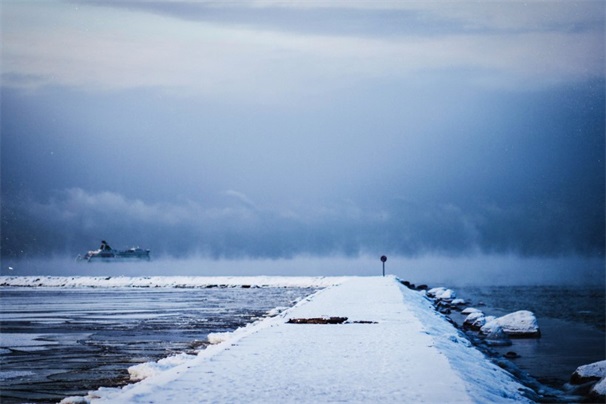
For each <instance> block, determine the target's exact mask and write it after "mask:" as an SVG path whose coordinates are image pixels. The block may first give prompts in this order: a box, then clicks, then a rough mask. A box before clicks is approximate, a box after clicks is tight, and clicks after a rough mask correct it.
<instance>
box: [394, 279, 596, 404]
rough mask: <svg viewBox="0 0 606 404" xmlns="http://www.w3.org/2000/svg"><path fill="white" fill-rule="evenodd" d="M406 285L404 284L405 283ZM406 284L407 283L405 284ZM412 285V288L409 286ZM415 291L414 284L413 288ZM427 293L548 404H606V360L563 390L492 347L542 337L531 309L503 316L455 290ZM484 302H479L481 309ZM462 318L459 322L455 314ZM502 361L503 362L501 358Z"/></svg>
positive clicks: (581, 372) (438, 289) (578, 373)
mask: <svg viewBox="0 0 606 404" xmlns="http://www.w3.org/2000/svg"><path fill="white" fill-rule="evenodd" d="M403 283H404V282H403ZM404 284H405V285H406V283H404ZM406 286H409V285H406ZM409 287H410V288H412V289H414V288H415V287H414V285H410V286H409ZM420 292H421V293H424V294H425V295H426V296H427V297H428V298H429V299H430V300H431V301H432V302H433V304H434V306H435V308H436V310H437V311H439V312H440V313H441V314H443V315H445V316H447V317H446V318H447V319H448V320H450V321H451V322H452V323H453V324H455V326H457V327H459V328H461V329H462V330H463V331H464V332H465V334H466V335H467V337H468V338H469V339H470V341H471V342H472V343H474V345H476V346H477V347H478V348H479V349H480V350H482V351H483V352H484V353H485V354H486V355H488V356H489V357H490V358H491V359H492V360H493V361H494V362H495V363H496V364H498V365H499V366H500V367H502V368H504V369H506V370H508V371H509V372H510V373H512V374H513V375H515V376H516V377H517V378H518V379H519V380H520V381H521V382H522V383H523V384H525V385H526V386H528V387H530V388H532V389H533V390H534V391H535V392H537V394H538V395H539V396H540V397H542V400H541V401H543V400H544V401H545V402H558V403H569V402H581V403H595V402H601V403H603V402H606V360H604V361H600V362H595V363H591V364H588V365H583V366H580V367H578V368H577V369H576V371H575V372H574V373H573V374H572V376H571V378H570V381H569V383H567V384H565V385H564V386H563V387H562V388H559V389H554V388H551V387H548V386H546V385H543V384H542V383H540V382H538V381H537V380H535V379H534V378H533V377H532V376H530V375H529V374H528V373H526V372H524V371H521V370H520V369H519V368H518V367H517V366H516V365H515V364H513V363H512V362H510V361H509V360H510V359H516V358H519V357H520V356H519V355H518V354H517V353H516V352H514V351H509V352H507V353H505V354H504V355H503V356H500V355H499V354H498V353H497V352H496V351H494V350H493V349H492V348H491V347H504V346H510V345H512V341H511V340H512V339H524V338H529V339H536V338H541V329H540V327H539V324H538V321H537V318H536V316H535V314H534V313H533V312H531V311H528V310H519V311H515V312H512V313H509V314H506V315H504V316H501V317H495V316H491V315H487V314H485V313H484V312H483V311H482V310H480V309H478V308H476V307H471V306H469V305H468V302H467V301H465V300H464V299H459V298H457V294H456V292H455V291H454V290H452V289H448V288H445V287H436V288H428V287H426V286H425V285H424V288H423V290H420ZM482 305H483V303H481V302H478V303H477V306H482ZM455 313H456V317H458V318H462V319H463V320H462V321H461V322H460V323H459V324H457V322H455V321H453V320H452V319H451V317H450V316H451V315H453V316H454V314H455ZM501 358H502V359H501Z"/></svg>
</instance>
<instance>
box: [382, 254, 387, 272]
mask: <svg viewBox="0 0 606 404" xmlns="http://www.w3.org/2000/svg"><path fill="white" fill-rule="evenodd" d="M385 261H387V257H386V256H384V255H381V262H382V263H383V276H385Z"/></svg>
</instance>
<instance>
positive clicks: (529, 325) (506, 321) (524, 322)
mask: <svg viewBox="0 0 606 404" xmlns="http://www.w3.org/2000/svg"><path fill="white" fill-rule="evenodd" d="M496 327H501V328H502V329H503V331H505V332H506V333H507V334H509V335H510V336H533V335H534V336H537V335H540V330H539V324H538V322H537V318H536V317H535V315H534V313H533V312H531V311H528V310H520V311H516V312H513V313H509V314H507V315H505V316H502V317H498V318H496V319H494V320H492V321H487V322H486V324H485V325H484V326H483V327H482V328H481V329H480V332H481V333H482V334H489V333H491V332H494V330H495V329H496Z"/></svg>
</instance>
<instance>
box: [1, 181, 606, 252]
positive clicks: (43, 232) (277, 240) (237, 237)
mask: <svg viewBox="0 0 606 404" xmlns="http://www.w3.org/2000/svg"><path fill="white" fill-rule="evenodd" d="M229 193H230V194H236V195H238V201H240V200H241V199H244V200H245V201H247V200H248V199H247V197H246V196H244V195H242V194H240V193H237V192H236V191H230V192H229ZM572 208H573V207H570V206H547V207H546V206H528V205H524V206H519V207H515V208H509V209H503V208H499V207H496V206H484V207H482V206H478V207H475V209H473V208H472V207H466V208H465V209H463V208H461V207H459V206H455V205H428V204H424V205H419V204H416V203H411V202H408V201H402V200H394V201H392V203H391V204H388V205H386V207H384V208H383V210H381V211H379V212H377V211H374V210H371V209H364V208H361V207H357V206H354V205H352V204H351V203H344V204H343V205H335V206H332V207H330V208H325V209H321V210H319V211H317V212H315V213H313V214H310V215H305V216H301V215H293V214H288V212H279V211H274V210H268V209H259V208H256V207H254V206H252V205H250V204H249V203H244V204H242V203H239V202H238V203H236V204H235V205H233V206H230V207H223V208H220V209H218V208H209V207H204V206H201V205H200V204H198V203H195V202H192V201H185V202H181V203H156V204H148V203H145V202H143V201H141V200H129V199H127V198H125V197H124V196H122V195H119V194H116V193H111V192H102V193H89V192H87V191H85V190H82V189H69V190H66V191H65V192H62V193H60V194H58V195H56V196H55V197H54V198H52V199H51V200H49V201H47V202H44V203H40V202H35V201H26V202H25V203H23V201H22V203H21V204H20V205H19V207H16V206H13V207H11V206H10V205H9V207H6V206H5V207H4V215H3V217H4V219H7V220H6V221H5V222H4V223H3V227H4V231H5V234H9V235H10V236H9V237H5V241H4V243H3V254H6V255H8V256H11V255H22V254H23V255H32V256H34V255H37V254H40V253H47V254H48V253H55V254H65V253H67V254H70V253H71V254H77V253H78V252H84V251H86V250H87V249H89V248H93V247H96V243H97V242H98V240H99V239H101V238H104V239H107V240H112V242H113V243H114V244H116V243H117V244H118V245H119V246H121V247H127V246H128V245H129V244H140V245H142V246H146V247H148V248H151V249H152V250H154V252H155V253H156V254H157V255H160V256H162V255H174V256H177V257H183V256H189V255H202V256H209V257H212V258H274V259H275V258H285V257H286V258H289V257H294V256H300V255H319V256H329V255H333V254H339V255H345V256H358V255H364V254H373V253H376V252H378V251H384V252H386V253H391V254H396V255H400V256H420V255H427V254H438V255H442V254H445V255H452V256H459V255H465V254H473V253H477V252H481V253H485V254H493V253H498V254H516V255H523V256H558V255H571V254H572V255H581V256H589V257H591V256H603V254H604V247H603V246H604V242H605V240H604V234H603V232H602V230H603V229H602V227H601V224H600V222H599V221H597V220H596V221H595V222H591V221H590V220H589V221H583V217H580V216H579V212H574V211H571V209H572ZM9 212H10V213H9ZM11 217H12V220H11ZM563 219H564V220H563ZM595 219H598V220H599V218H595ZM602 220H603V216H602ZM33 228H35V229H37V230H36V231H35V232H34V231H32V230H31V229H33ZM13 237H14V239H13ZM116 247H117V246H116ZM21 251H23V252H21Z"/></svg>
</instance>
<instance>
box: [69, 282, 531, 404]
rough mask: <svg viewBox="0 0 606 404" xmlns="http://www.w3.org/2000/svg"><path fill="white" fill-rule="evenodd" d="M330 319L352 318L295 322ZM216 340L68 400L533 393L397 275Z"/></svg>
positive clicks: (345, 288)
mask: <svg viewBox="0 0 606 404" xmlns="http://www.w3.org/2000/svg"><path fill="white" fill-rule="evenodd" d="M323 316H329V317H335V316H338V317H347V318H348V321H347V322H346V323H344V324H338V325H332V324H331V325H319V324H287V321H288V320H289V319H293V318H315V317H323ZM355 321H371V322H373V323H354V322H355ZM213 338H214V339H215V342H216V343H217V344H216V345H210V346H208V347H207V348H206V349H204V350H202V351H200V352H199V353H198V355H196V356H193V357H188V358H186V357H185V356H182V357H180V358H175V359H168V360H163V361H160V362H158V364H157V366H153V365H151V364H143V365H137V366H135V367H133V368H131V374H133V373H136V377H137V378H139V377H145V376H147V377H146V378H145V379H144V380H142V381H140V382H138V383H135V384H131V385H128V386H126V387H123V388H121V389H115V388H102V389H99V390H97V391H94V392H91V393H89V395H88V396H87V397H86V398H85V400H84V401H83V399H82V397H70V398H67V399H65V400H64V401H63V403H82V402H87V403H89V402H95V403H96V402H111V403H149V402H156V403H164V402H169V401H172V402H191V399H192V397H195V400H196V401H199V400H204V401H209V402H241V401H247V402H334V401H341V402H373V403H374V402H394V403H395V402H398V403H400V402H457V403H473V402H475V403H484V402H494V403H499V402H516V403H517V402H530V400H528V399H527V398H526V397H525V396H524V395H523V394H522V393H523V392H528V389H527V388H525V387H524V386H522V385H521V384H520V383H519V382H517V381H516V380H515V379H514V378H513V377H512V376H511V375H510V374H509V373H507V372H506V371H505V370H503V369H501V368H499V367H498V366H496V365H495V364H493V363H492V362H490V361H489V360H488V359H487V358H486V357H485V356H484V355H483V354H482V353H481V352H480V351H478V350H477V349H475V348H474V347H473V346H472V345H471V344H470V342H469V341H468V340H467V339H466V338H465V336H464V335H463V334H461V333H460V332H459V331H458V330H456V329H455V328H454V327H453V326H452V325H451V324H450V323H448V322H447V321H446V319H445V318H444V317H443V316H442V315H440V314H438V313H436V311H435V310H434V308H433V306H432V304H431V302H430V301H429V300H428V299H427V298H425V297H424V296H423V294H421V293H418V292H416V291H412V290H409V289H407V288H405V287H404V286H402V285H401V284H400V283H399V281H398V280H397V279H396V278H394V277H367V278H362V277H358V278H355V277H352V278H348V279H346V280H342V281H340V282H338V283H335V285H334V286H330V287H328V288H326V289H323V290H321V291H319V292H317V293H315V294H314V295H312V296H310V297H308V298H306V299H303V300H302V301H300V302H299V303H298V304H297V305H296V306H295V307H293V308H290V309H288V310H285V311H283V312H281V313H280V314H278V315H276V316H274V317H267V318H265V319H263V320H259V321H257V322H255V323H252V324H249V325H248V326H246V327H242V328H240V329H238V330H236V331H234V332H233V333H229V334H219V335H216V336H214V337H213Z"/></svg>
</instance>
